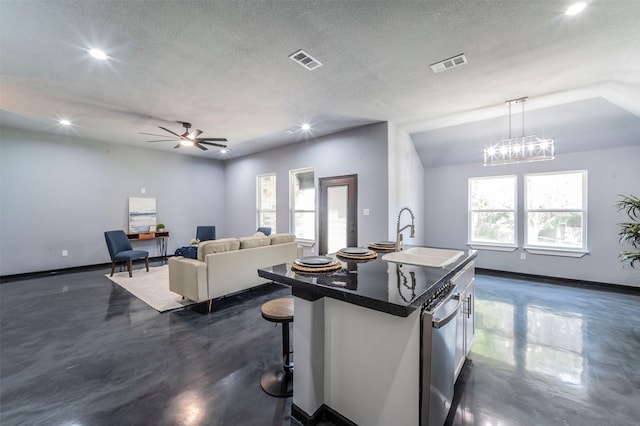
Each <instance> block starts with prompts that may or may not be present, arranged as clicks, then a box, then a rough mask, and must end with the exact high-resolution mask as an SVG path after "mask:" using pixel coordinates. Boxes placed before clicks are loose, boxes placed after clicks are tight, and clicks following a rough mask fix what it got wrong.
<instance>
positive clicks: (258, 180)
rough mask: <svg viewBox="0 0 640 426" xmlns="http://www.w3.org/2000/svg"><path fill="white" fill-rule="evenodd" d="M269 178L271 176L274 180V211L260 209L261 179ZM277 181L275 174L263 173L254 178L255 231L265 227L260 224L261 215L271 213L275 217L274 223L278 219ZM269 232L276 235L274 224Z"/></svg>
mask: <svg viewBox="0 0 640 426" xmlns="http://www.w3.org/2000/svg"><path fill="white" fill-rule="evenodd" d="M271 176H273V180H274V188H273V191H274V196H275V198H276V206H275V209H273V210H272V209H263V208H262V179H263V178H265V177H271ZM277 181H278V178H277V176H276V174H275V173H264V174H261V175H257V176H256V229H257V228H260V227H262V226H267V225H265V224H264V223H260V217H261V214H262V213H273V214H274V216H275V217H276V223H277V217H278V197H277V195H278V194H277V193H278V186H277ZM271 232H272V233H276V224H274V226H272V227H271Z"/></svg>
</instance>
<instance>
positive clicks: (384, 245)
mask: <svg viewBox="0 0 640 426" xmlns="http://www.w3.org/2000/svg"><path fill="white" fill-rule="evenodd" d="M369 248H371V249H374V250H385V251H393V250H395V249H396V243H395V241H377V242H375V243H369Z"/></svg>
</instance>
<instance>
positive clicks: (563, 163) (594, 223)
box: [424, 145, 640, 287]
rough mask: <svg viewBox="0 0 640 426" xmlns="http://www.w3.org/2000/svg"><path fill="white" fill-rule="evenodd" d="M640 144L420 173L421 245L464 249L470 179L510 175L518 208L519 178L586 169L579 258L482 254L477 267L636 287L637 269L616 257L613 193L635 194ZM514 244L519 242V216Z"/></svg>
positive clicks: (639, 270)
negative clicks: (583, 250) (583, 245)
mask: <svg viewBox="0 0 640 426" xmlns="http://www.w3.org/2000/svg"><path fill="white" fill-rule="evenodd" d="M638 159H640V145H635V146H630V147H621V148H611V149H603V150H597V151H584V152H577V153H568V154H560V155H558V157H557V158H556V159H555V160H553V161H543V162H537V163H523V164H514V165H508V166H494V167H484V166H482V165H481V164H462V165H456V166H449V167H440V168H429V169H425V206H424V208H425V222H426V228H425V234H424V238H425V241H428V243H429V245H435V246H442V247H464V246H465V245H466V243H467V180H468V178H470V177H479V176H496V175H505V174H515V175H517V176H518V186H519V191H518V194H519V195H518V197H519V200H518V205H519V210H520V212H521V211H522V208H523V200H522V194H523V191H522V188H523V175H524V174H526V173H538V172H552V171H563V170H582V169H586V170H588V219H587V220H588V236H587V242H588V250H589V254H588V255H586V256H584V257H582V258H577V259H576V258H568V257H558V256H544V255H534V254H530V253H527V254H526V256H527V259H526V260H525V261H521V260H519V258H520V253H523V252H524V251H523V249H522V248H519V249H518V250H516V251H514V252H506V253H505V252H497V251H488V250H482V251H480V252H479V255H478V259H477V267H479V268H487V269H495V270H501V271H512V272H520V273H525V274H535V275H543V276H553V277H560V278H570V279H577V280H585V281H595V282H603V283H612V284H623V285H628V286H636V287H640V268H636V269H635V270H634V269H630V268H629V267H628V266H627V267H624V266H623V264H622V263H621V262H620V260H619V259H618V253H619V252H620V250H622V247H621V246H620V245H619V243H618V226H617V224H618V223H619V222H622V221H624V220H625V216H624V215H623V214H622V213H618V212H616V209H615V207H614V203H615V202H616V200H617V195H618V194H634V195H639V193H638V192H639V191H640V186H639V183H640V165H639V161H638ZM519 216H520V219H519V222H518V230H519V232H518V234H519V236H518V241H519V245H520V247H522V242H523V229H524V227H523V226H524V224H523V223H522V218H521V216H522V215H521V214H520V215H519Z"/></svg>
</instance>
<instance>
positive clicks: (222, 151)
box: [220, 148, 229, 154]
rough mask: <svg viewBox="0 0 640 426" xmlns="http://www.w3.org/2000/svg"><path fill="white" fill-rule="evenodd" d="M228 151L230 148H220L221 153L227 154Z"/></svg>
mask: <svg viewBox="0 0 640 426" xmlns="http://www.w3.org/2000/svg"><path fill="white" fill-rule="evenodd" d="M227 152H229V150H228V149H224V148H222V149H221V150H220V154H226V153H227Z"/></svg>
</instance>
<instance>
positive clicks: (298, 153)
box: [221, 123, 388, 253]
mask: <svg viewBox="0 0 640 426" xmlns="http://www.w3.org/2000/svg"><path fill="white" fill-rule="evenodd" d="M305 167H313V168H314V169H315V177H316V189H317V188H318V187H317V180H318V178H323V177H331V176H342V175H349V174H357V175H358V244H359V245H366V244H367V243H369V242H371V241H379V240H381V239H386V235H387V223H388V215H387V199H388V189H387V185H388V182H387V124H386V123H379V124H372V125H368V126H362V127H358V128H355V129H351V130H348V131H345V132H341V133H336V134H334V135H329V136H326V137H322V138H319V139H313V140H308V141H302V142H299V143H296V144H293V145H288V146H284V147H280V148H276V149H272V150H269V151H265V152H260V153H256V154H253V155H248V156H245V157H241V158H238V159H235V160H229V161H228V162H227V163H226V182H227V197H226V198H227V206H226V209H227V210H226V211H227V229H226V234H225V235H224V236H229V237H230V236H236V237H237V236H244V235H250V234H252V233H253V232H255V230H256V195H255V194H256V176H257V175H260V174H265V173H276V197H277V206H278V211H277V231H278V232H289V171H290V170H293V169H300V168H305ZM363 209H369V210H370V213H371V214H370V216H364V215H363V214H362V211H363ZM221 236H222V235H221ZM317 250H318V247H317V244H316V246H315V247H314V248H313V250H312V252H314V253H317Z"/></svg>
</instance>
